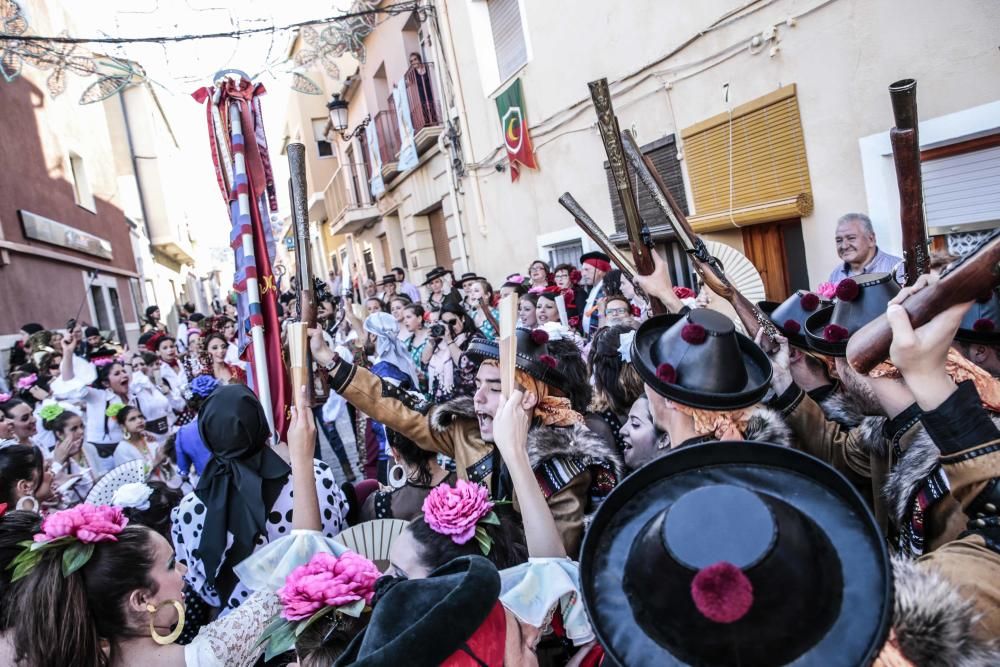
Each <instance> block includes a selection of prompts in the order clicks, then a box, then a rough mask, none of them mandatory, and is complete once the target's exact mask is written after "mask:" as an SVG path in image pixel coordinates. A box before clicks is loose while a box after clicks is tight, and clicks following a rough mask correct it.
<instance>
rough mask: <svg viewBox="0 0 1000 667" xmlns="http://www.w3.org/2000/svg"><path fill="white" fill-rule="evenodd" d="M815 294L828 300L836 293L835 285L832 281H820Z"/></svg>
mask: <svg viewBox="0 0 1000 667" xmlns="http://www.w3.org/2000/svg"><path fill="white" fill-rule="evenodd" d="M815 291H816V294H819V295H820V296H821V297H823V298H824V299H826V300H827V301H829V300H830V299H832V298H833V297H834V296H836V294H837V286H836V285H834V284H833V283H829V282H827V283H820V284H819V287H817V288H816V290H815Z"/></svg>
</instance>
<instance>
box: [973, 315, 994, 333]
mask: <svg viewBox="0 0 1000 667" xmlns="http://www.w3.org/2000/svg"><path fill="white" fill-rule="evenodd" d="M996 328H997V325H996V324H994V322H993V320H991V319H989V318H988V317H981V318H979V319H978V320H976V321H975V322H973V323H972V330H973V331H978V332H979V333H992V332H993V330H994V329H996Z"/></svg>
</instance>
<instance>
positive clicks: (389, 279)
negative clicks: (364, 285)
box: [378, 273, 396, 285]
mask: <svg viewBox="0 0 1000 667" xmlns="http://www.w3.org/2000/svg"><path fill="white" fill-rule="evenodd" d="M395 282H396V275H395V274H393V273H388V274H386V275H384V276H382V280H380V281H379V282H378V284H379V285H386V284H388V283H393V284H395Z"/></svg>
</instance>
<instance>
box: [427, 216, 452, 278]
mask: <svg viewBox="0 0 1000 667" xmlns="http://www.w3.org/2000/svg"><path fill="white" fill-rule="evenodd" d="M427 219H428V222H429V223H430V228H431V242H432V243H433V244H434V258H435V261H436V262H437V266H443V267H444V268H446V269H448V270H449V271H450V270H451V268H452V265H453V264H454V260H453V259H452V257H451V244H450V243H449V241H448V225H447V224H446V223H445V220H444V210H443V209H441V208H436V209H434V210H433V211H431V212H430V213H428V214H427Z"/></svg>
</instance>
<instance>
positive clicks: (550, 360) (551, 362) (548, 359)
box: [538, 354, 556, 368]
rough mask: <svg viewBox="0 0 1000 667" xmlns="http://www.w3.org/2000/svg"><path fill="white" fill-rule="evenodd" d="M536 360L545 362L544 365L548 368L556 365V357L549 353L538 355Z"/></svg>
mask: <svg viewBox="0 0 1000 667" xmlns="http://www.w3.org/2000/svg"><path fill="white" fill-rule="evenodd" d="M538 360H539V361H540V362H542V363H543V364H545V365H546V366H548V367H549V368H555V367H556V358H555V357H553V356H552V355H551V354H543V355H542V356H540V357H538Z"/></svg>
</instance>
